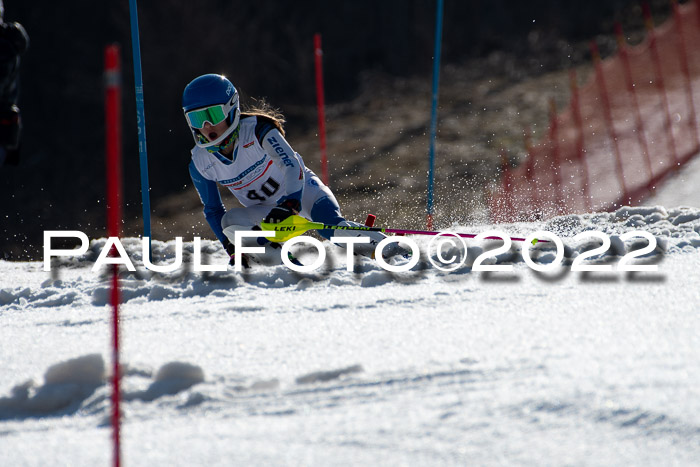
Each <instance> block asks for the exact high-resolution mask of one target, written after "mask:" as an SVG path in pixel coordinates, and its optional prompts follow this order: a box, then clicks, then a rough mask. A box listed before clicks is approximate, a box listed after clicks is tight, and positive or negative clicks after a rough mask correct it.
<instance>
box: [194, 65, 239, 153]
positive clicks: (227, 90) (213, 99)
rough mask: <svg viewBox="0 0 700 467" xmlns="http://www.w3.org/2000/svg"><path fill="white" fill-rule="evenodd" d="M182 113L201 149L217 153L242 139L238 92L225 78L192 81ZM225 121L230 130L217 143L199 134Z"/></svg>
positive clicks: (215, 76)
mask: <svg viewBox="0 0 700 467" xmlns="http://www.w3.org/2000/svg"><path fill="white" fill-rule="evenodd" d="M182 110H183V112H184V113H185V119H186V120H187V124H188V125H189V127H190V130H191V131H192V136H193V137H194V142H195V144H196V145H197V146H199V147H202V148H206V149H207V150H209V151H210V152H216V151H218V150H220V149H221V148H223V147H225V146H228V145H229V144H230V143H231V142H232V141H233V140H235V138H236V137H237V136H238V131H236V130H238V123H239V120H240V117H241V111H240V105H239V102H238V91H236V88H235V87H234V86H233V84H232V83H231V81H229V80H228V79H226V77H225V76H222V75H215V74H208V75H202V76H199V77H197V78H195V79H194V80H192V81H191V82H190V83H189V84H188V85H187V86H185V91H184V92H183V93H182ZM224 120H226V121H227V122H228V125H229V126H228V129H226V131H225V132H224V133H223V134H222V135H221V136H220V137H219V138H217V139H216V140H215V141H209V140H208V139H207V138H206V137H205V136H204V135H203V134H202V133H201V132H200V131H199V130H200V129H201V128H202V127H203V126H204V124H205V123H206V122H209V123H210V124H212V125H217V124H219V123H221V122H222V121H224ZM234 131H236V133H235V134H233V133H234Z"/></svg>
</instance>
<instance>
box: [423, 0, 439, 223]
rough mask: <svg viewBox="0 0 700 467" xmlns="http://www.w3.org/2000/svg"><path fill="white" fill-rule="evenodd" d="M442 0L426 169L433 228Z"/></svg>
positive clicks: (437, 26) (436, 24) (436, 33)
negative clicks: (428, 168)
mask: <svg viewBox="0 0 700 467" xmlns="http://www.w3.org/2000/svg"><path fill="white" fill-rule="evenodd" d="M442 12H443V0H437V12H436V15H435V53H434V54H435V56H434V57H433V105H432V110H431V115H430V170H429V171H428V205H427V208H426V211H427V222H426V224H427V226H428V230H432V228H433V180H434V178H435V138H436V136H437V104H438V89H439V83H440V53H441V48H442Z"/></svg>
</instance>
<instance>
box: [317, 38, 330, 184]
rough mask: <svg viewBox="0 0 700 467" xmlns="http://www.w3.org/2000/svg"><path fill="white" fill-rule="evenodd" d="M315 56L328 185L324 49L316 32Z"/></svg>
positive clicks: (324, 175)
mask: <svg viewBox="0 0 700 467" xmlns="http://www.w3.org/2000/svg"><path fill="white" fill-rule="evenodd" d="M314 58H315V63H316V105H317V106H318V137H319V139H320V143H321V177H322V180H323V183H324V184H326V185H328V181H329V180H328V157H327V155H326V110H325V107H326V104H325V99H324V92H323V64H322V58H323V49H322V48H321V35H320V34H318V33H316V34H314Z"/></svg>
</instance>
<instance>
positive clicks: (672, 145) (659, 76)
mask: <svg viewBox="0 0 700 467" xmlns="http://www.w3.org/2000/svg"><path fill="white" fill-rule="evenodd" d="M642 11H643V12H644V24H645V26H646V29H647V33H648V34H649V52H650V53H651V61H652V64H653V65H654V75H655V81H656V88H657V89H658V91H659V95H660V96H661V103H662V105H663V107H664V114H665V117H666V121H665V122H666V136H667V138H668V149H669V151H670V153H671V154H670V157H671V165H672V167H673V169H674V170H677V169H678V152H677V151H676V141H675V139H674V138H673V123H672V122H671V109H670V107H669V104H668V96H667V95H666V86H665V84H664V76H663V73H662V71H661V57H659V48H658V47H657V44H656V32H655V31H654V20H653V19H652V17H651V8H649V4H648V3H647V2H644V3H643V4H642Z"/></svg>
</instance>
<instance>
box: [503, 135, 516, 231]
mask: <svg viewBox="0 0 700 467" xmlns="http://www.w3.org/2000/svg"><path fill="white" fill-rule="evenodd" d="M501 168H502V171H503V175H502V180H503V196H504V197H505V203H506V216H507V217H506V218H505V219H507V220H515V218H516V215H515V212H514V211H515V206H514V205H513V180H512V177H511V174H510V162H509V161H508V154H507V153H506V150H505V148H501Z"/></svg>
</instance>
